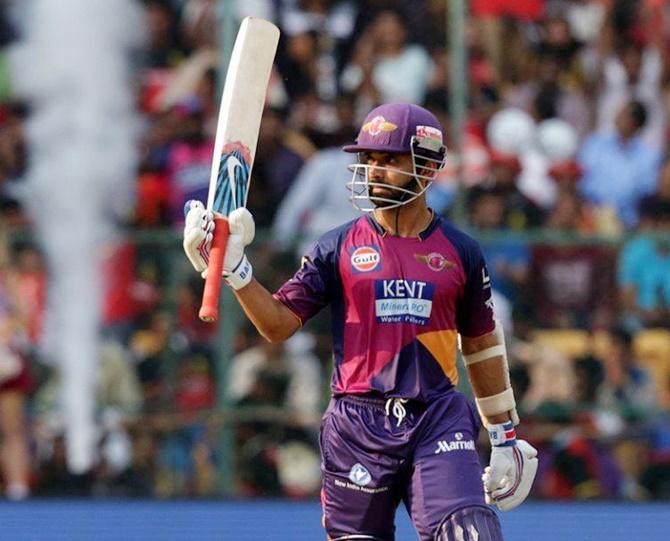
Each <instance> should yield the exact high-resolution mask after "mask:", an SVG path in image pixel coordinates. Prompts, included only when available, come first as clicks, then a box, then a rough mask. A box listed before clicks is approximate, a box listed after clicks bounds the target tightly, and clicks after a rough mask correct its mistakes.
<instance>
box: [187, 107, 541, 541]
mask: <svg viewBox="0 0 670 541" xmlns="http://www.w3.org/2000/svg"><path fill="white" fill-rule="evenodd" d="M344 150H345V151H346V152H352V153H356V154H357V155H358V161H357V163H355V164H353V165H352V166H351V169H352V171H353V178H352V181H351V182H350V185H349V188H350V189H351V192H352V201H353V203H354V205H355V206H357V207H358V208H361V210H366V211H368V212H365V213H364V214H363V215H362V216H361V217H359V218H357V219H356V220H353V221H351V222H349V223H346V224H344V225H342V226H341V227H339V228H337V229H334V230H332V231H330V232H328V233H326V234H325V235H323V236H322V237H321V238H320V239H319V240H318V241H317V243H316V245H315V246H314V248H313V249H312V250H311V251H310V252H309V253H308V254H306V255H305V257H304V258H303V261H302V265H301V267H300V269H299V270H298V271H297V272H296V273H295V275H294V276H293V277H292V278H291V279H290V280H288V281H287V282H286V283H285V284H284V285H283V286H282V287H281V288H280V289H279V290H278V291H277V292H276V293H274V294H272V293H270V292H269V291H268V290H267V289H266V288H265V287H263V286H262V285H261V284H260V283H259V282H258V281H256V280H255V279H254V278H253V269H252V266H251V263H250V262H249V260H248V259H247V257H246V255H245V254H244V249H245V246H247V245H248V244H249V243H250V242H251V241H252V240H253V238H254V220H253V217H252V216H251V214H250V213H249V211H248V210H246V209H245V208H239V209H236V210H235V211H233V212H232V213H231V214H230V216H229V227H230V233H231V235H230V238H229V240H228V245H227V248H226V253H225V261H224V274H223V275H224V278H225V281H226V282H227V283H228V285H229V286H230V287H231V288H232V289H233V290H234V293H235V296H236V297H237V300H238V301H239V303H240V305H241V306H242V308H243V309H244V311H245V313H246V314H247V316H248V317H249V319H250V320H251V321H252V322H253V324H254V325H255V326H256V328H257V329H258V331H259V332H260V333H261V334H262V335H263V336H264V337H265V338H266V339H267V340H269V341H271V342H277V341H282V340H286V339H287V338H289V337H290V336H291V335H292V334H293V333H295V332H296V331H297V330H298V329H300V327H301V326H302V325H303V324H304V323H305V322H306V321H307V320H309V319H310V318H311V317H312V316H314V315H315V314H316V313H317V312H318V311H319V310H321V309H322V308H323V307H325V306H326V305H330V309H331V312H332V337H333V361H334V370H333V376H332V382H331V389H332V399H331V401H330V404H329V406H328V409H327V410H326V412H325V414H324V416H323V420H322V423H321V432H320V444H321V457H322V461H321V463H322V471H323V486H322V492H321V501H322V505H323V513H324V525H325V529H326V532H327V535H328V538H329V539H330V540H331V541H343V540H345V539H357V540H361V539H367V540H374V541H392V540H393V539H394V530H395V527H394V518H395V512H396V509H397V507H398V505H399V504H400V502H401V501H402V502H403V503H404V504H405V506H406V507H407V510H408V512H409V515H410V517H411V519H412V522H413V523H414V525H415V527H416V529H417V531H418V533H419V538H420V539H421V540H422V541H429V540H435V541H499V540H501V539H502V534H501V529H500V523H499V520H498V517H497V515H496V513H495V512H494V510H493V509H492V508H491V507H490V506H489V505H495V506H497V507H498V508H499V509H500V510H502V511H507V510H510V509H513V508H514V507H516V506H518V505H519V504H521V503H522V502H523V501H524V500H525V498H526V497H527V496H528V493H529V491H530V488H531V485H532V483H533V479H534V477H535V473H536V471H537V451H536V450H535V449H534V448H533V447H532V446H531V445H530V444H528V443H527V442H525V441H523V440H519V439H517V437H516V432H515V426H516V425H517V424H518V423H519V418H518V415H517V412H516V403H515V400H514V394H513V392H512V388H511V386H510V378H509V371H508V364H507V357H506V351H505V343H504V339H503V329H502V327H501V325H500V323H499V322H497V321H496V320H495V318H494V310H493V304H492V302H491V283H490V279H489V276H488V273H487V270H486V265H485V262H484V259H483V257H482V253H481V250H480V248H479V246H478V244H477V243H476V242H475V241H474V240H473V239H472V238H470V237H469V236H467V235H466V234H465V233H463V232H461V231H459V230H458V229H456V228H455V227H454V226H453V225H451V224H450V223H449V222H448V221H446V220H445V219H443V218H442V217H440V216H437V215H436V214H435V213H434V212H433V211H432V210H431V209H430V208H429V207H427V206H426V198H425V193H426V189H427V188H428V186H429V185H430V184H431V182H432V181H433V180H434V178H435V175H436V174H437V172H438V171H439V170H440V169H441V168H442V167H443V165H444V159H445V154H446V148H445V146H444V144H443V135H442V127H441V126H440V124H439V122H438V120H437V119H436V118H435V116H434V115H433V114H432V113H430V112H429V111H427V110H426V109H423V108H422V107H419V106H416V105H411V104H402V103H393V104H386V105H381V106H379V107H377V108H375V109H374V110H373V111H372V112H370V114H369V115H368V116H367V117H366V119H365V121H364V123H363V126H362V128H361V130H360V132H359V134H358V138H357V140H356V142H355V144H352V145H349V146H346V147H344ZM324 181H325V180H324ZM364 203H365V204H366V205H368V207H369V208H368V207H364ZM187 211H188V213H187V216H186V225H185V230H184V249H185V251H186V254H187V256H188V258H189V260H190V261H191V263H192V264H193V266H194V267H195V269H196V270H197V271H199V272H203V271H204V270H205V269H206V268H207V263H208V249H209V244H210V243H211V238H212V234H211V233H212V230H213V227H214V222H213V219H212V215H211V213H210V212H208V211H206V210H205V208H204V207H203V205H202V203H200V202H197V201H191V202H189V203H188V204H187ZM459 344H460V348H461V352H462V356H463V359H464V360H465V364H466V367H467V373H468V377H469V380H470V383H471V385H472V388H473V390H474V394H475V402H476V406H477V407H476V409H475V408H474V407H473V406H472V405H471V403H470V402H469V401H468V400H467V399H466V397H465V396H463V395H462V394H461V393H459V392H458V391H457V390H456V388H455V385H456V383H457V378H458V376H457V368H456V360H457V348H458V347H459ZM482 422H483V424H484V426H485V427H486V429H487V430H488V434H489V438H490V440H491V446H492V451H491V459H490V464H489V466H488V467H487V468H486V469H485V470H484V473H483V475H482V468H481V465H480V463H479V459H478V455H477V451H476V449H475V442H476V440H477V435H478V433H479V430H480V426H481V423H482ZM487 504H489V505H487Z"/></svg>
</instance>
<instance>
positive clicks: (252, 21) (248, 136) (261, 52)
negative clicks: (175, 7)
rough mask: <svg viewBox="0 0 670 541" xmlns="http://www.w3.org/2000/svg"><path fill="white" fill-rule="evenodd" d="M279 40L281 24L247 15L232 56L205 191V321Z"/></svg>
mask: <svg viewBox="0 0 670 541" xmlns="http://www.w3.org/2000/svg"><path fill="white" fill-rule="evenodd" d="M278 41H279V29H278V28H277V27H276V26H275V25H274V24H272V23H271V22H269V21H266V20H264V19H258V18H255V17H246V18H245V19H244V20H243V21H242V24H241V25H240V29H239V31H238V33H237V38H236V40H235V45H234V47H233V53H232V55H231V57H230V64H229V65H228V72H227V74H226V82H225V85H224V89H223V96H222V98H221V107H220V110H219V119H218V123H217V130H216V139H215V141H214V155H213V157H212V170H211V174H210V179H209V192H208V194H207V208H208V209H209V210H212V211H213V212H214V213H215V216H216V217H217V219H216V228H215V230H214V240H213V241H212V250H211V253H210V259H209V266H208V272H207V279H206V280H205V291H204V294H203V302H202V306H201V308H200V314H199V315H200V318H201V319H202V320H203V321H216V320H217V318H218V302H219V293H220V291H221V271H222V269H223V258H224V255H225V251H226V241H227V238H228V224H227V221H226V220H225V217H226V216H228V214H230V213H231V212H232V211H233V210H235V209H236V208H239V207H242V206H245V205H246V202H247V194H248V193H249V185H250V182H251V170H252V167H253V163H254V156H255V155H256V145H257V142H258V131H259V129H260V124H261V117H262V115H263V107H264V105H265V94H266V91H267V87H268V82H269V80H270V73H271V71H272V63H273V61H274V57H275V52H276V50H277V43H278ZM220 235H222V236H223V237H224V238H223V239H221V238H220V237H219V236H220Z"/></svg>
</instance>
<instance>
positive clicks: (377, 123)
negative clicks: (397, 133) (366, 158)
mask: <svg viewBox="0 0 670 541" xmlns="http://www.w3.org/2000/svg"><path fill="white" fill-rule="evenodd" d="M397 129H398V126H397V125H396V124H393V122H388V121H387V120H386V119H385V118H384V117H383V116H376V117H374V118H373V119H372V120H371V121H370V122H366V123H365V124H363V131H364V132H365V133H369V134H370V135H372V136H373V137H374V136H376V135H379V134H380V133H382V132H389V131H394V130H397Z"/></svg>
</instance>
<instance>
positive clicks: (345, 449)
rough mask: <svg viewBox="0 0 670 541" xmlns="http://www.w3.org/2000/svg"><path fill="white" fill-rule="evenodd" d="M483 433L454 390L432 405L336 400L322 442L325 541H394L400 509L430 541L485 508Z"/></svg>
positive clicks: (471, 410) (325, 419) (357, 398)
mask: <svg viewBox="0 0 670 541" xmlns="http://www.w3.org/2000/svg"><path fill="white" fill-rule="evenodd" d="M479 429H480V421H479V416H478V415H477V412H476V410H475V408H474V407H473V406H472V404H471V403H470V402H469V401H468V400H467V399H466V398H465V396H463V395H462V394H461V393H459V392H457V391H455V390H450V391H448V392H446V393H444V394H442V395H440V396H438V397H437V398H435V399H433V400H432V401H430V402H429V403H423V402H417V401H405V402H404V403H403V402H401V401H400V400H398V399H391V400H385V399H383V398H373V397H371V396H369V395H344V396H340V397H336V398H333V399H332V400H331V402H330V405H329V406H328V409H327V410H326V413H325V414H324V417H323V421H322V423H321V439H320V443H321V457H322V462H321V468H322V471H323V488H322V493H321V500H322V505H323V512H324V525H325V528H326V531H327V533H328V537H329V538H330V539H332V540H333V541H335V540H337V539H374V540H379V541H393V539H394V531H395V526H394V518H395V512H396V509H397V507H398V505H399V504H400V502H401V501H402V502H404V504H405V506H406V508H407V510H408V512H409V514H410V517H411V519H412V522H413V523H414V525H415V527H416V529H417V531H418V533H419V537H420V539H421V540H422V541H428V540H432V539H433V538H434V535H435V532H436V530H437V529H438V527H439V525H440V523H441V522H442V521H443V520H445V519H446V518H447V517H448V516H449V515H451V514H452V513H453V512H455V511H457V510H459V509H462V508H465V507H472V506H481V507H486V504H485V502H484V491H483V488H482V481H481V474H482V467H481V464H480V462H479V457H478V454H477V450H476V449H475V442H476V440H477V435H478V433H479ZM350 536H352V537H350ZM354 536H355V537H354Z"/></svg>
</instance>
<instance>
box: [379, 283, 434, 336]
mask: <svg viewBox="0 0 670 541" xmlns="http://www.w3.org/2000/svg"><path fill="white" fill-rule="evenodd" d="M374 289H375V317H376V320H377V323H410V324H414V325H426V323H428V320H429V319H430V314H431V312H432V310H433V296H434V294H435V284H433V283H431V282H425V281H422V280H406V279H403V278H398V279H387V280H375V283H374Z"/></svg>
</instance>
